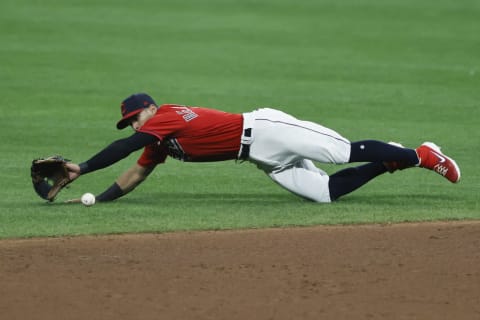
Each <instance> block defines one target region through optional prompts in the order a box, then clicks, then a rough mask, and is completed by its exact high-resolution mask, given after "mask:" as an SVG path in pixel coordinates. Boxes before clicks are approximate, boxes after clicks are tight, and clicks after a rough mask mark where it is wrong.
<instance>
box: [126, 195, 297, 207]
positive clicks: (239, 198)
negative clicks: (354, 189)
mask: <svg viewBox="0 0 480 320" xmlns="http://www.w3.org/2000/svg"><path fill="white" fill-rule="evenodd" d="M119 200H122V201H124V202H125V203H137V202H138V203H144V204H155V203H158V202H159V201H160V202H162V203H164V204H167V203H178V202H179V201H181V202H184V203H192V204H195V203H205V202H209V203H215V202H216V203H231V204H235V203H243V204H246V203H255V204H260V203H265V204H273V203H292V202H295V200H297V201H299V200H300V201H301V200H302V199H301V198H298V197H296V196H295V195H292V194H274V193H262V194H258V193H242V194H232V193H173V192H169V193H161V194H159V195H158V196H157V197H130V198H123V199H119Z"/></svg>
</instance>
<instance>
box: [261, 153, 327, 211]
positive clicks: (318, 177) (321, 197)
mask: <svg viewBox="0 0 480 320" xmlns="http://www.w3.org/2000/svg"><path fill="white" fill-rule="evenodd" d="M263 170H264V171H265V172H266V173H267V175H268V176H269V177H270V178H271V179H272V180H273V181H275V182H276V183H277V184H279V185H280V186H282V187H283V188H285V189H287V190H288V191H290V192H292V193H294V194H296V195H299V196H301V197H303V198H306V199H309V200H312V201H315V202H324V203H328V202H331V199H330V191H329V183H328V181H329V176H328V175H327V173H326V172H324V171H322V170H320V169H319V168H317V167H316V166H315V165H314V164H313V162H312V161H310V160H306V159H304V160H300V161H298V162H296V163H295V164H292V165H290V166H287V167H283V168H276V169H272V170H269V169H265V168H263Z"/></svg>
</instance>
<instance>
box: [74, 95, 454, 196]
mask: <svg viewBox="0 0 480 320" xmlns="http://www.w3.org/2000/svg"><path fill="white" fill-rule="evenodd" d="M121 113H122V118H121V119H120V121H119V122H118V123H117V128H118V129H123V128H125V127H127V126H131V127H132V129H133V130H134V133H133V134H132V135H131V136H129V137H127V138H124V139H120V140H117V141H115V142H113V143H111V144H110V145H109V146H107V147H106V148H104V149H103V150H101V151H100V152H99V153H97V154H96V155H94V156H93V157H92V158H90V159H89V160H87V161H85V162H82V163H80V164H76V163H71V162H70V163H67V167H68V170H69V176H70V180H71V181H73V180H75V179H77V178H78V177H79V176H81V175H84V174H87V173H91V172H94V171H96V170H99V169H103V168H106V167H108V166H110V165H112V164H114V163H116V162H117V161H120V160H121V159H123V158H125V157H127V156H128V155H129V154H131V153H132V152H134V151H137V150H139V149H142V148H143V153H142V154H141V156H140V158H139V159H138V161H137V162H136V163H135V164H134V165H133V166H132V167H131V168H130V169H128V170H127V171H126V172H124V173H123V174H122V175H121V176H120V177H119V178H118V179H117V180H116V181H115V183H113V185H112V186H110V187H109V188H108V189H107V190H105V191H104V192H103V193H101V194H100V195H98V196H97V201H101V202H104V201H111V200H115V199H117V198H119V197H121V196H124V195H126V194H127V193H129V192H130V191H132V190H133V189H135V187H136V186H138V185H139V184H140V183H141V182H142V181H144V180H145V179H146V178H147V177H148V175H149V174H150V173H151V172H152V171H153V170H154V169H155V167H156V166H157V165H159V164H162V163H164V162H165V160H166V158H167V157H172V158H175V159H178V160H181V161H192V162H205V161H223V160H241V161H250V162H252V163H254V164H256V165H257V167H258V168H259V169H261V170H263V171H264V172H265V173H266V174H267V175H268V176H269V177H270V178H271V179H272V180H273V181H275V182H276V183H278V184H279V185H280V186H282V187H283V188H285V189H287V190H289V191H291V192H293V193H295V194H297V195H299V196H301V197H303V198H306V199H310V200H312V201H316V202H322V203H328V202H331V201H334V200H337V199H338V198H340V197H341V196H343V195H346V194H348V193H350V192H352V191H354V190H355V189H357V188H359V187H361V186H363V185H364V184H366V183H367V182H368V181H370V180H372V179H373V178H375V177H377V176H379V175H381V174H383V173H385V172H387V171H388V172H394V171H396V170H397V169H405V168H411V167H420V168H426V169H430V170H433V171H434V172H436V173H438V174H440V175H442V176H443V177H445V178H446V179H448V180H449V181H450V182H453V183H456V182H458V181H459V179H460V169H459V167H458V165H457V164H456V163H455V161H454V160H453V159H451V158H449V157H447V156H446V155H445V154H443V153H442V152H441V151H440V148H439V147H438V146H436V145H435V144H433V143H431V142H427V143H423V144H422V145H420V146H419V147H418V148H416V149H409V148H404V147H402V146H400V145H396V144H389V143H384V142H380V141H376V140H364V141H356V142H350V141H349V140H348V139H346V138H345V137H343V136H341V135H340V134H338V133H337V132H335V131H333V130H331V129H329V128H326V127H323V126H321V125H319V124H316V123H313V122H309V121H303V120H299V119H296V118H295V117H293V116H291V115H288V114H286V113H284V112H282V111H278V110H274V109H269V108H261V109H257V110H255V111H252V112H247V113H243V114H233V113H227V112H223V111H219V110H215V109H209V108H203V107H189V106H182V105H175V104H164V105H161V106H158V105H157V104H156V103H155V101H154V100H153V99H152V98H151V97H150V96H149V95H147V94H144V93H139V94H134V95H131V96H130V97H128V98H127V99H125V100H124V101H123V102H122V104H121ZM313 161H316V162H320V163H334V164H345V163H353V162H367V164H363V165H360V166H357V167H351V168H347V169H344V170H341V171H339V172H337V173H335V174H332V175H330V176H329V175H328V174H327V173H326V172H324V171H322V170H321V169H320V168H318V167H317V166H315V165H314V163H313Z"/></svg>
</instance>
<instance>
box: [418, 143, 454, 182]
mask: <svg viewBox="0 0 480 320" xmlns="http://www.w3.org/2000/svg"><path fill="white" fill-rule="evenodd" d="M416 151H417V155H418V158H419V159H420V164H419V166H420V167H422V168H426V169H430V170H433V171H435V172H436V173H438V174H440V175H442V176H444V177H445V178H447V179H448V180H449V181H450V182H453V183H457V182H458V181H459V180H460V168H459V167H458V165H457V163H456V162H455V160H453V159H451V158H449V157H447V156H446V155H444V154H443V153H442V152H441V151H440V147H439V146H437V145H436V144H434V143H433V142H424V143H422V145H421V146H420V147H418V148H417V149H416Z"/></svg>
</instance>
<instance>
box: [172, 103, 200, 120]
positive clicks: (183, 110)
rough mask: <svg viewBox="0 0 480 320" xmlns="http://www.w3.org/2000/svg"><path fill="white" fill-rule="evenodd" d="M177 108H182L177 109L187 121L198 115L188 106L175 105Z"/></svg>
mask: <svg viewBox="0 0 480 320" xmlns="http://www.w3.org/2000/svg"><path fill="white" fill-rule="evenodd" d="M174 108H175V109H181V110H178V111H177V114H179V115H181V116H182V117H183V120H185V121H186V122H189V121H191V120H193V119H195V118H196V117H198V114H196V113H195V112H194V111H193V110H192V109H190V108H188V107H174Z"/></svg>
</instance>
